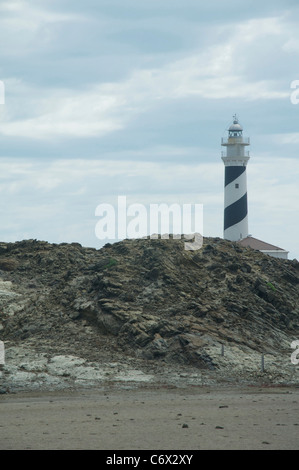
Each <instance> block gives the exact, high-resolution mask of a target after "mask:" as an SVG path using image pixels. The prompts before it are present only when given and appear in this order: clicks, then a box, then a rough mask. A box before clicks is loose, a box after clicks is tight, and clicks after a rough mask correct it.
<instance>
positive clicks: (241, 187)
mask: <svg viewBox="0 0 299 470" xmlns="http://www.w3.org/2000/svg"><path fill="white" fill-rule="evenodd" d="M246 192H247V178H246V170H245V171H243V173H242V174H241V175H240V176H239V177H238V178H236V179H235V180H234V181H232V182H231V183H229V184H228V185H227V186H225V189H224V207H228V206H230V205H231V204H233V203H234V202H236V201H238V200H239V199H240V198H241V197H242V196H244V194H246Z"/></svg>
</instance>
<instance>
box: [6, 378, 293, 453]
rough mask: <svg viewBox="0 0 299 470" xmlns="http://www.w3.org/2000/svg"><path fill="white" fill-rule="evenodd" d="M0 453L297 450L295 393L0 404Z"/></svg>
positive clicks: (143, 392)
mask: <svg viewBox="0 0 299 470" xmlns="http://www.w3.org/2000/svg"><path fill="white" fill-rule="evenodd" d="M0 408H1V412H0V449H1V450H5V449H7V450H23V449H28V450H29V449H32V450H39V449H42V450H56V449H57V450H59V449H60V450H75V449H77V450H80V449H82V450H89V449H94V450H167V449H172V450H173V449H178V450H217V449H228V450H229V449H232V450H238V449H242V450H246V449H264V450H269V449H276V450H279V449H296V450H298V448H299V390H298V389H296V388H265V389H263V388H238V389H224V390H223V389H221V388H218V389H211V388H203V387H190V388H187V389H175V388H174V389H171V388H161V389H150V388H142V387H141V388H138V389H132V390H107V391H97V390H94V389H93V390H84V391H76V392H66V391H64V392H48V393H17V394H11V395H10V394H6V395H2V396H1V397H0Z"/></svg>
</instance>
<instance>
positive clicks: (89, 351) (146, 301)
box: [0, 238, 299, 373]
mask: <svg viewBox="0 0 299 470" xmlns="http://www.w3.org/2000/svg"><path fill="white" fill-rule="evenodd" d="M298 294H299V263H298V261H296V260H293V261H288V260H280V259H275V258H271V257H269V256H267V255H264V254H262V253H260V252H256V251H254V250H251V249H247V248H242V247H240V246H239V245H238V244H236V243H232V242H227V241H224V240H222V239H213V238H209V239H205V240H204V245H203V248H202V249H200V250H198V251H186V250H184V242H183V241H182V240H173V239H169V240H161V239H158V240H150V239H141V240H124V241H123V242H120V243H115V244H113V245H107V246H105V247H104V248H102V249H101V250H95V249H92V248H84V247H82V246H81V245H79V244H77V243H73V244H59V245H55V244H49V243H47V242H40V241H36V240H27V241H22V242H17V243H7V244H5V243H2V244H0V309H1V310H0V339H1V340H2V341H4V342H5V345H6V348H9V347H14V348H15V347H18V345H20V346H21V345H26V346H27V347H30V348H31V349H32V350H34V351H36V353H38V354H46V355H47V357H48V362H47V370H48V371H51V370H52V371H53V370H54V369H53V367H54V366H53V364H55V361H54V363H51V361H50V359H49V358H51V357H56V358H57V357H60V356H62V357H69V356H71V357H73V356H74V357H77V358H79V360H82V361H83V363H85V362H84V361H99V362H101V361H102V362H107V361H108V362H109V361H111V362H113V361H119V362H120V363H123V361H124V358H126V359H127V360H128V361H131V360H132V361H140V364H143V363H144V364H147V365H148V364H151V365H153V364H160V365H161V364H162V365H165V364H166V365H175V364H177V365H180V366H185V365H186V366H192V367H195V368H197V369H199V370H202V371H210V372H213V371H214V372H215V373H216V372H217V373H219V370H220V368H221V367H222V368H223V367H224V363H223V357H222V356H220V354H219V353H216V351H220V349H221V347H222V346H221V345H224V347H225V350H226V351H228V350H230V351H232V350H233V348H238V349H239V351H241V352H242V353H244V354H246V355H247V356H248V354H249V355H250V354H252V355H253V356H254V357H255V355H257V354H261V353H265V354H270V355H273V357H277V356H279V357H284V358H287V359H289V356H290V343H291V341H293V340H294V339H298V338H297V336H298V331H299V328H298V327H299V295H298ZM236 354H237V353H236ZM240 354H241V353H240ZM228 357H229V355H228V354H227V355H226V358H228ZM240 357H241V356H240ZM49 361H50V362H49ZM230 361H231V364H233V363H234V364H235V362H234V361H235V360H233V359H230ZM51 364H52V366H51ZM73 366H74V363H71V362H70V365H69V367H73ZM226 366H227V363H226V365H225V367H226ZM51 367H52V369H51ZM76 367H77V366H76ZM234 367H235V366H234ZM23 372H24V371H23ZM24 373H25V372H24ZM232 373H233V369H232Z"/></svg>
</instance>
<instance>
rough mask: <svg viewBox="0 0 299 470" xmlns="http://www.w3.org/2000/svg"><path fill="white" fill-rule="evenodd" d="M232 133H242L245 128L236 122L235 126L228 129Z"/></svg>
mask: <svg viewBox="0 0 299 470" xmlns="http://www.w3.org/2000/svg"><path fill="white" fill-rule="evenodd" d="M228 130H229V131H230V132H234V131H235V132H240V131H242V130H243V127H242V126H241V125H240V124H239V123H238V121H237V120H234V122H233V124H232V125H231V126H230V127H229V129H228Z"/></svg>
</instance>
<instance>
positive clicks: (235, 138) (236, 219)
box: [221, 115, 250, 241]
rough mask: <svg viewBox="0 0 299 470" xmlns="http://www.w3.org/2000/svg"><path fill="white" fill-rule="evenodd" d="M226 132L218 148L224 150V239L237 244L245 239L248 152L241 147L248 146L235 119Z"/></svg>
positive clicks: (246, 228) (246, 233)
mask: <svg viewBox="0 0 299 470" xmlns="http://www.w3.org/2000/svg"><path fill="white" fill-rule="evenodd" d="M233 118H234V121H233V124H232V125H231V126H230V127H229V129H228V138H227V139H224V138H222V141H221V145H222V146H224V147H226V154H225V152H222V160H223V162H224V165H225V182H224V239H225V240H231V241H238V240H241V239H242V238H246V237H247V236H248V206H247V177H246V165H247V163H248V160H249V152H248V151H245V147H246V146H247V145H249V144H250V142H249V138H244V137H243V128H242V126H241V125H240V124H239V121H238V119H237V116H236V115H234V116H233Z"/></svg>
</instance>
